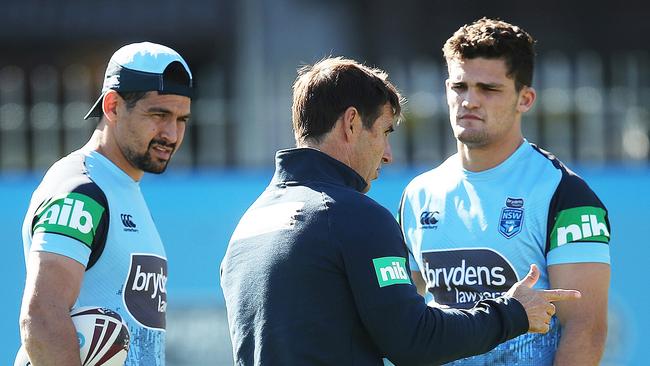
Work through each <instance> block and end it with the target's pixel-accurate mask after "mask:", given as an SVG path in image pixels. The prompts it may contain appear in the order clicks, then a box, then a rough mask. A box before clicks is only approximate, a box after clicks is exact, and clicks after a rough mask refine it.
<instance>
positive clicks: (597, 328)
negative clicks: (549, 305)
mask: <svg viewBox="0 0 650 366" xmlns="http://www.w3.org/2000/svg"><path fill="white" fill-rule="evenodd" d="M548 275H549V281H550V287H551V288H570V289H576V290H579V291H580V292H581V293H582V298H581V299H578V300H574V301H562V302H558V303H555V307H556V315H557V317H558V319H559V320H560V323H561V324H562V336H561V339H560V344H559V347H558V350H557V353H556V354H555V363H554V365H555V366H564V365H584V366H589V365H598V363H599V362H600V359H601V357H602V355H603V350H604V348H605V339H606V337H607V295H608V290H609V277H610V266H609V264H607V263H566V264H555V265H550V266H549V267H548Z"/></svg>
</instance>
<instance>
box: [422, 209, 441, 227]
mask: <svg viewBox="0 0 650 366" xmlns="http://www.w3.org/2000/svg"><path fill="white" fill-rule="evenodd" d="M439 213H440V212H438V211H423V212H422V214H420V224H421V225H422V227H434V226H435V225H436V224H437V223H438V218H437V217H436V215H438V214H439Z"/></svg>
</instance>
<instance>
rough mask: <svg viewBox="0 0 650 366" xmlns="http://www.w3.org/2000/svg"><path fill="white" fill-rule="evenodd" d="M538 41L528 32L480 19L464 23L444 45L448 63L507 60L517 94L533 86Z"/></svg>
mask: <svg viewBox="0 0 650 366" xmlns="http://www.w3.org/2000/svg"><path fill="white" fill-rule="evenodd" d="M534 45H535V40H534V39H533V37H531V36H530V34H528V33H527V32H526V31H525V30H523V29H521V28H520V27H518V26H516V25H512V24H510V23H507V22H504V21H502V20H495V19H488V18H481V19H479V20H477V21H475V22H474V23H472V24H469V25H467V24H465V25H464V26H462V27H460V29H458V30H457V31H456V33H454V35H453V36H451V38H449V39H448V40H447V42H445V45H444V47H443V48H442V51H443V53H444V55H445V59H446V60H447V63H449V61H451V60H454V59H473V58H478V57H484V58H488V59H504V60H505V62H506V66H507V68H508V77H511V78H513V79H514V80H515V88H516V89H517V91H519V90H521V88H523V87H524V86H531V85H532V83H533V67H534V63H535V50H534Z"/></svg>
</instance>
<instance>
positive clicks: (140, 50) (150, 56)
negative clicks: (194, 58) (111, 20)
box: [84, 42, 192, 119]
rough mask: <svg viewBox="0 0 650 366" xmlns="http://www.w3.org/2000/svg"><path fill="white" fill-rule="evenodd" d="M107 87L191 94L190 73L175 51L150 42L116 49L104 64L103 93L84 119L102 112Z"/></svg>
mask: <svg viewBox="0 0 650 366" xmlns="http://www.w3.org/2000/svg"><path fill="white" fill-rule="evenodd" d="M109 90H116V91H118V92H147V91H158V92H159V93H160V94H176V95H182V96H186V97H190V98H191V97H192V72H191V71H190V68H189V67H188V66H187V63H186V62H185V60H183V58H182V57H181V55H179V54H178V52H176V51H174V50H172V49H171V48H169V47H167V46H163V45H160V44H156V43H151V42H141V43H132V44H129V45H126V46H124V47H122V48H120V49H119V50H117V51H116V52H115V53H114V54H113V56H112V57H111V59H110V61H109V62H108V67H106V73H105V74H104V85H103V87H102V94H101V95H100V96H99V98H98V99H97V101H96V102H95V104H94V105H93V106H92V108H90V111H89V112H88V114H86V116H85V117H84V119H88V118H90V117H101V116H102V115H103V113H104V112H103V110H102V100H103V99H104V95H105V94H106V92H107V91H109Z"/></svg>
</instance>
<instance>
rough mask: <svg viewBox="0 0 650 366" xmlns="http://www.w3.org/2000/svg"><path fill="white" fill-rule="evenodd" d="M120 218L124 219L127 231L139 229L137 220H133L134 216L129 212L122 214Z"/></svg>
mask: <svg viewBox="0 0 650 366" xmlns="http://www.w3.org/2000/svg"><path fill="white" fill-rule="evenodd" d="M120 218H121V219H122V224H123V225H124V230H125V231H137V229H136V225H135V222H133V216H131V215H129V214H121V215H120Z"/></svg>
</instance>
